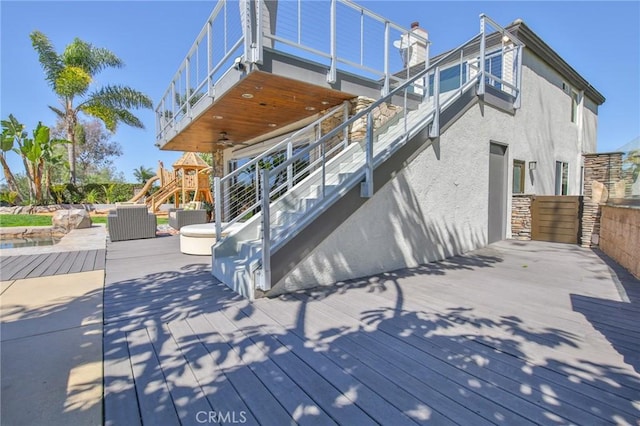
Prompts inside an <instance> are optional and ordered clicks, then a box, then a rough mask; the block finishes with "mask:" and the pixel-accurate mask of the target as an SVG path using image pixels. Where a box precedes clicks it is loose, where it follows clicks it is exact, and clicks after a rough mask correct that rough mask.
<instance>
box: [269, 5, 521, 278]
mask: <svg viewBox="0 0 640 426" xmlns="http://www.w3.org/2000/svg"><path fill="white" fill-rule="evenodd" d="M480 21H481V24H480V34H478V35H477V36H475V37H473V38H472V39H471V40H469V41H468V42H466V43H464V44H463V45H461V46H460V47H458V48H457V49H454V50H452V51H450V52H448V53H447V54H445V55H443V56H442V57H440V58H439V59H438V60H437V61H436V62H435V63H433V64H432V65H431V66H429V67H428V68H427V69H425V70H423V71H421V72H419V73H418V74H416V75H414V76H413V77H412V78H411V79H409V80H408V81H406V82H404V83H402V84H400V85H399V86H398V87H397V88H396V89H394V90H393V91H392V92H391V93H389V94H388V95H387V96H385V97H383V98H381V99H379V100H377V101H376V102H374V103H373V104H372V105H370V106H369V107H368V108H366V109H365V110H363V111H361V112H359V113H357V114H355V115H354V116H353V117H351V118H349V119H348V120H347V121H345V122H344V123H343V124H342V125H340V126H338V127H336V128H334V129H333V130H331V131H330V132H328V133H327V134H326V135H324V136H322V137H321V138H319V139H318V140H317V141H315V142H313V143H311V144H309V145H307V146H306V147H304V148H302V149H301V150H299V151H298V152H297V153H296V154H295V155H293V156H291V157H289V158H288V159H287V160H286V161H283V162H282V163H280V164H279V165H277V166H276V167H272V168H264V169H262V171H261V179H260V180H261V182H260V184H261V185H260V189H261V196H260V203H261V224H262V226H261V232H262V235H261V240H262V246H261V256H262V274H261V275H262V279H263V280H264V283H263V288H265V289H268V288H270V285H271V253H272V252H274V251H276V250H277V249H278V248H279V247H280V246H281V245H282V244H283V243H284V242H285V241H286V240H287V239H288V238H290V237H291V236H292V235H293V233H295V231H296V230H299V229H303V228H304V226H306V224H308V223H310V222H311V221H312V220H314V219H315V218H316V217H317V216H318V215H319V214H320V213H321V212H322V211H324V210H325V209H326V208H328V207H329V206H330V205H331V204H332V203H333V202H334V201H335V200H337V199H338V198H339V197H340V196H342V194H344V193H345V192H346V191H348V190H349V189H351V188H353V187H354V186H355V185H357V183H358V182H362V183H361V194H362V196H364V197H370V196H372V195H373V190H374V186H373V185H374V182H373V171H374V169H375V167H376V166H377V165H378V164H380V163H382V162H383V161H384V160H385V159H386V158H388V157H389V156H390V155H391V154H392V153H393V152H395V150H397V149H398V148H400V147H401V146H402V145H403V144H404V143H405V142H406V141H408V140H409V139H410V138H411V137H412V136H413V135H415V134H416V133H417V132H418V131H420V130H421V129H423V128H424V126H425V125H428V124H429V123H431V128H430V133H429V135H430V137H432V138H434V137H437V136H439V134H440V122H439V121H440V119H439V115H440V111H441V110H443V109H445V108H447V107H448V106H449V105H451V104H452V103H453V102H454V101H455V100H456V99H458V98H460V97H461V96H462V95H463V93H464V92H465V91H466V90H468V89H470V88H471V87H472V86H476V87H477V89H476V90H477V94H479V95H482V94H484V92H485V91H486V85H487V84H489V85H492V86H494V87H495V88H496V89H498V90H501V91H503V92H505V93H507V94H509V95H511V96H513V100H514V107H517V103H519V98H520V83H521V77H520V75H521V64H522V49H523V44H522V43H521V42H520V40H518V39H517V38H516V37H515V36H513V35H512V34H510V33H508V32H507V31H506V30H505V29H504V28H502V27H500V26H499V25H498V24H496V23H495V22H493V21H491V20H490V19H489V18H488V17H486V16H485V15H481V16H480ZM489 26H491V27H493V28H495V29H496V30H497V31H496V32H494V33H492V34H489V35H488V34H487V31H486V28H487V27H489ZM496 37H499V38H501V39H500V40H498V41H497V42H496ZM487 41H489V47H488V48H487ZM478 44H479V45H478ZM487 50H489V52H490V53H487ZM492 58H501V59H500V61H499V62H500V63H501V66H500V70H499V71H498V69H497V68H496V69H495V70H492V64H495V63H497V62H498V61H495V60H494V62H491V61H492ZM487 60H489V66H487V64H486V63H485V62H486V61H487ZM451 70H453V71H451ZM456 70H457V71H456ZM490 71H493V72H490ZM447 73H448V74H447ZM443 76H444V77H446V78H443ZM452 76H453V77H452ZM455 77H457V79H458V80H457V85H456V84H451V83H450V80H452V79H455ZM416 96H419V97H420V98H421V103H420V104H419V105H418V106H411V100H412V99H415V97H416ZM398 98H401V99H402V102H403V108H402V112H401V114H400V115H399V117H398V120H397V122H396V123H395V129H394V131H391V129H390V128H379V127H376V126H375V122H374V120H375V118H376V117H375V116H374V112H375V111H376V108H378V107H380V105H381V104H382V103H389V102H391V101H392V100H393V99H396V100H397V99H398ZM416 109H418V110H419V111H416ZM358 120H365V121H366V131H365V134H364V138H363V139H362V140H360V141H351V145H350V146H355V144H356V142H358V143H359V144H360V145H361V146H363V148H364V150H363V151H364V152H362V153H359V152H357V151H354V154H353V157H352V159H351V164H350V167H349V168H348V170H349V171H350V173H345V174H344V175H345V179H341V177H340V171H342V169H340V168H335V167H334V168H333V169H332V165H331V164H330V162H327V161H326V152H327V151H328V143H329V141H331V140H332V138H334V137H335V136H336V135H339V134H341V132H344V131H345V129H348V128H349V126H352V125H353V124H354V123H356V122H357V121H358ZM389 131H391V133H389V134H388V135H386V136H385V137H382V136H383V133H384V132H389ZM311 152H319V153H320V159H321V160H322V161H321V163H320V164H319V166H318V170H317V171H316V172H315V173H314V174H312V175H310V176H305V180H306V181H307V182H308V183H311V184H315V185H316V186H317V188H318V192H317V193H318V200H317V201H316V202H315V203H308V204H305V203H300V205H299V206H298V208H300V209H301V211H300V213H301V217H300V218H298V219H297V220H296V221H295V222H292V223H290V224H288V227H289V229H287V227H286V226H285V227H283V225H282V224H281V223H278V222H277V220H276V219H275V218H276V217H277V214H276V213H277V212H278V211H279V210H278V209H281V208H282V206H281V204H282V203H280V204H279V203H278V201H277V199H278V198H279V197H281V196H282V195H283V194H281V193H280V192H278V188H280V187H281V183H280V182H279V180H278V176H281V175H282V173H284V172H285V171H286V170H289V168H290V167H291V166H292V165H293V164H295V163H296V162H297V161H300V160H301V159H304V158H306V157H308V156H309V155H310V153H311ZM333 166H335V165H333ZM336 172H337V174H338V175H337V176H336ZM295 178H296V177H295V176H294V179H295ZM300 206H301V207H300Z"/></svg>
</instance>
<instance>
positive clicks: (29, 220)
mask: <svg viewBox="0 0 640 426" xmlns="http://www.w3.org/2000/svg"><path fill="white" fill-rule="evenodd" d="M91 221H92V222H93V223H107V217H106V216H91ZM167 223H169V220H168V219H167V218H166V217H158V225H166V224H167ZM9 226H51V216H47V215H36V214H0V228H6V227H9Z"/></svg>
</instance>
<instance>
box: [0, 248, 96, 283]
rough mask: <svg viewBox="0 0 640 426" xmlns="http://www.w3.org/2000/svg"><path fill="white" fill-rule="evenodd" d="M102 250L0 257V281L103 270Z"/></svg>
mask: <svg viewBox="0 0 640 426" xmlns="http://www.w3.org/2000/svg"><path fill="white" fill-rule="evenodd" d="M105 254H106V251H105V250H104V249H100V250H78V251H62V252H52V253H46V254H40V255H22V256H0V280H2V281H9V280H18V279H25V278H37V277H47V276H51V275H61V274H68V273H75V272H87V271H95V270H100V269H104V266H105V263H104V262H105Z"/></svg>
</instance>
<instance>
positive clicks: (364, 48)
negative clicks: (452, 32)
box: [156, 0, 429, 152]
mask: <svg viewBox="0 0 640 426" xmlns="http://www.w3.org/2000/svg"><path fill="white" fill-rule="evenodd" d="M428 45H429V42H428V40H427V34H426V31H424V30H421V29H420V28H418V27H417V25H416V26H414V28H412V29H406V28H403V27H402V26H400V25H397V24H394V23H392V22H390V21H389V20H386V19H385V18H383V17H381V16H379V15H377V14H375V13H373V12H371V11H369V10H367V9H365V8H363V7H361V6H359V5H357V4H355V3H353V2H351V1H349V0H324V1H302V0H298V1H283V2H279V1H265V0H242V1H240V2H237V1H227V0H220V1H218V3H217V4H216V6H215V8H214V10H213V12H212V13H211V15H210V16H209V19H208V20H207V22H206V23H205V25H204V27H203V29H202V31H201V32H200V34H199V35H198V37H197V38H196V41H195V43H194V44H193V46H192V47H191V49H190V50H189V52H188V54H187V56H186V58H185V60H184V61H183V63H182V65H181V66H180V68H179V69H178V71H177V73H176V74H175V76H174V78H173V80H172V81H171V83H170V84H169V87H168V88H167V90H166V92H165V94H164V96H163V98H162V100H161V101H160V103H159V105H158V107H157V109H156V118H157V120H156V141H157V143H156V144H157V146H159V147H160V148H161V149H164V150H178V151H194V152H212V151H216V150H221V149H226V148H229V147H237V146H247V145H251V144H253V143H256V142H259V141H262V140H266V139H269V138H271V137H275V136H278V135H280V134H284V133H287V132H290V131H292V130H295V129H297V128H300V127H302V126H303V125H305V124H306V123H308V122H310V121H312V120H314V119H315V118H316V117H317V115H318V113H319V112H320V111H323V110H328V109H330V108H332V107H334V106H337V105H339V104H341V103H343V102H344V101H345V100H348V99H351V98H353V97H355V96H358V95H362V96H368V97H371V98H374V99H375V98H378V97H380V96H381V95H385V94H387V93H388V92H389V91H390V89H391V88H393V87H394V86H396V85H398V84H400V83H401V82H402V81H404V79H406V78H407V76H408V75H409V74H410V72H409V71H410V70H415V68H416V67H421V66H423V67H427V66H428V60H426V61H425V59H426V58H428V56H429V55H428ZM425 62H426V63H425ZM421 64H422V65H421ZM221 135H222V136H221Z"/></svg>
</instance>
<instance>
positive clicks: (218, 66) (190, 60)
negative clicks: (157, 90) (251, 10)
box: [156, 0, 245, 141]
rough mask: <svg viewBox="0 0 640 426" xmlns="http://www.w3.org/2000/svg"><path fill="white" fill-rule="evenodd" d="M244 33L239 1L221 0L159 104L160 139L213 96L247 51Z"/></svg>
mask: <svg viewBox="0 0 640 426" xmlns="http://www.w3.org/2000/svg"><path fill="white" fill-rule="evenodd" d="M244 34H245V33H244V31H243V29H242V25H241V19H240V12H239V8H238V2H237V1H232V0H219V1H218V3H217V4H216V6H215V7H214V9H213V12H211V15H209V18H208V19H207V22H206V23H205V25H204V27H203V28H202V30H201V31H200V33H199V34H198V36H197V37H196V41H195V42H194V43H193V46H191V48H190V49H189V52H188V53H187V56H186V58H185V59H184V60H183V61H182V63H181V65H180V67H179V68H178V71H177V72H176V74H175V75H174V77H173V79H172V80H171V83H170V84H169V87H168V88H167V90H166V91H165V93H164V95H163V96H162V99H161V100H160V102H159V104H158V106H157V107H156V139H157V140H158V141H160V140H165V139H167V137H168V136H170V131H171V130H172V129H174V128H175V126H176V124H177V123H179V122H180V121H181V120H182V119H184V118H185V117H189V118H190V117H191V114H192V109H193V108H194V107H196V106H197V104H198V103H199V102H200V101H201V100H202V99H203V98H206V97H207V96H213V94H214V91H213V90H214V87H215V85H216V83H217V82H218V81H219V80H220V78H221V77H222V76H223V75H224V74H225V73H226V72H227V71H228V70H229V69H230V68H231V67H232V66H233V62H234V60H235V58H236V57H238V56H242V55H243V54H244V50H245V43H244V42H245V36H244Z"/></svg>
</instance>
